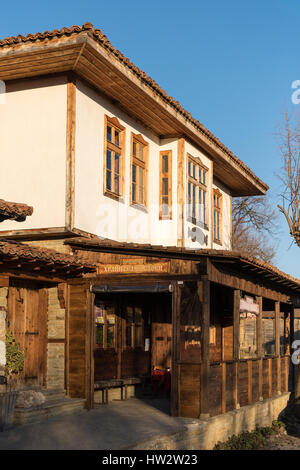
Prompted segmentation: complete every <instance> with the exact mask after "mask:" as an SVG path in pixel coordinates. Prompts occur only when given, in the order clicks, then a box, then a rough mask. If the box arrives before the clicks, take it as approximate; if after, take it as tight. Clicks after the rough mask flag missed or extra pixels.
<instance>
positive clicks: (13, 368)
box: [5, 330, 24, 376]
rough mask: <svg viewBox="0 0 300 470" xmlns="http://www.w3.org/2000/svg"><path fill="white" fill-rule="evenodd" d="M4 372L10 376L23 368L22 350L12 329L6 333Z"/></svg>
mask: <svg viewBox="0 0 300 470" xmlns="http://www.w3.org/2000/svg"><path fill="white" fill-rule="evenodd" d="M5 343H6V366H5V370H6V373H7V374H8V375H9V376H11V375H12V374H18V373H19V372H21V371H22V370H23V369H24V351H21V350H20V348H19V345H18V343H17V342H16V340H15V338H14V337H13V334H12V331H10V330H8V332H7V333H6V341H5Z"/></svg>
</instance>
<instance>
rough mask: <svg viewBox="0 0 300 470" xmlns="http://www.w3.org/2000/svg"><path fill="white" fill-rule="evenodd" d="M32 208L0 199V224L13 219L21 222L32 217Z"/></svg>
mask: <svg viewBox="0 0 300 470" xmlns="http://www.w3.org/2000/svg"><path fill="white" fill-rule="evenodd" d="M32 213H33V208H32V207H30V206H27V205H26V204H18V203H16V202H8V201H4V199H0V222H2V221H3V220H5V219H13V220H16V221H17V222H22V221H23V220H25V219H26V217H27V216H29V215H32Z"/></svg>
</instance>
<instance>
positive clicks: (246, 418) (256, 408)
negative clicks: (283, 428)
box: [130, 393, 290, 450]
mask: <svg viewBox="0 0 300 470" xmlns="http://www.w3.org/2000/svg"><path fill="white" fill-rule="evenodd" d="M289 396H290V394H289V393H283V394H282V395H280V396H278V397H274V398H268V399H267V400H264V401H261V402H257V403H254V404H253V405H248V406H243V407H242V408H239V409H238V410H234V411H230V412H228V413H224V414H221V415H218V416H214V417H213V418H209V419H206V420H200V419H199V420H198V419H195V420H194V421H193V422H191V423H189V424H186V425H185V426H184V428H183V429H182V430H180V431H178V432H176V433H174V434H171V435H170V434H169V435H165V436H158V437H155V438H153V439H147V441H142V442H139V443H137V444H136V445H135V446H134V447H131V448H130V449H134V450H210V449H213V447H214V445H215V444H216V443H217V442H219V441H220V442H224V441H227V439H229V438H230V437H231V436H232V435H233V434H240V433H242V432H245V431H254V430H255V428H256V427H257V426H262V427H265V426H271V424H272V421H274V420H276V419H278V417H279V415H280V413H281V412H282V411H283V410H284V408H285V407H286V405H287V402H288V400H289Z"/></svg>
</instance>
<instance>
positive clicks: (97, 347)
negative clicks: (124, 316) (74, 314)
mask: <svg viewBox="0 0 300 470" xmlns="http://www.w3.org/2000/svg"><path fill="white" fill-rule="evenodd" d="M113 315H114V317H115V323H114V342H113V345H112V346H107V329H108V328H107V325H108V321H107V309H105V310H104V314H103V323H102V325H103V346H101V345H99V344H98V343H96V330H97V323H96V309H95V310H94V325H95V331H94V345H95V348H96V349H116V344H117V330H118V328H117V314H116V312H115V313H114V314H113Z"/></svg>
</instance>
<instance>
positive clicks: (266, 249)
mask: <svg viewBox="0 0 300 470" xmlns="http://www.w3.org/2000/svg"><path fill="white" fill-rule="evenodd" d="M276 220H277V214H276V211H275V209H274V208H273V206H272V205H271V203H270V201H269V199H268V197H267V196H254V197H253V196H245V197H239V198H234V199H233V202H232V248H233V250H238V251H243V252H246V253H248V254H250V255H252V256H254V257H256V258H260V259H262V260H263V261H266V262H268V263H270V262H272V261H273V260H274V257H275V251H276V250H275V246H274V244H272V243H271V242H270V239H269V237H268V235H274V232H275V228H276Z"/></svg>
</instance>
